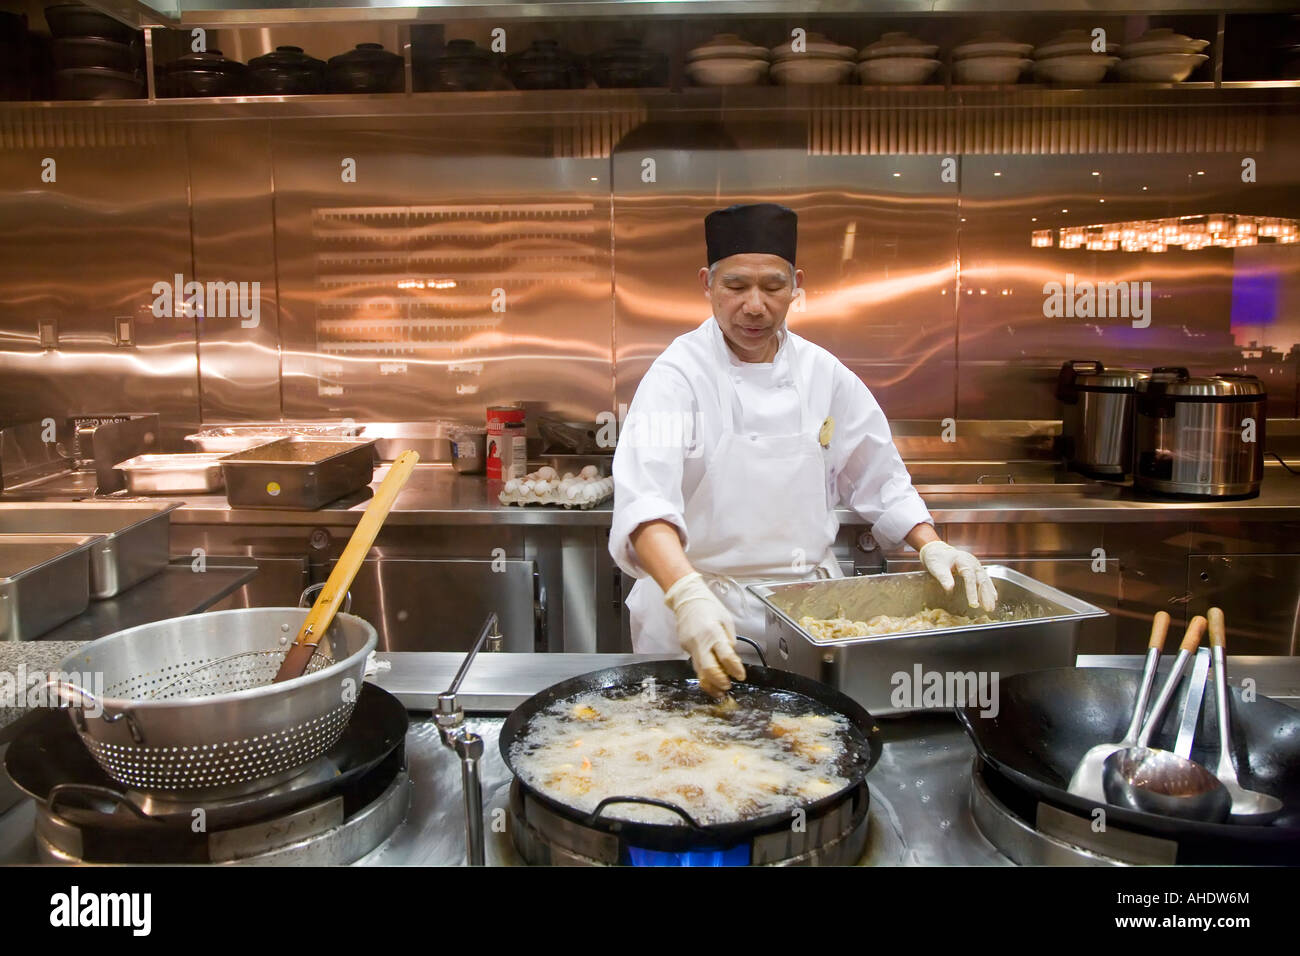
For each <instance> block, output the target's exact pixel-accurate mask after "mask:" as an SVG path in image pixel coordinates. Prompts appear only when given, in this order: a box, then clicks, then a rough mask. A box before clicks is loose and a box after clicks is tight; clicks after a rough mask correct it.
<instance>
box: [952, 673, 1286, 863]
mask: <svg viewBox="0 0 1300 956" xmlns="http://www.w3.org/2000/svg"><path fill="white" fill-rule="evenodd" d="M1140 679H1141V675H1140V674H1139V673H1138V672H1137V671H1132V670H1125V669H1122V668H1092V667H1079V668H1076V667H1062V668H1054V669H1051V670H1040V671H1030V672H1026V673H1022V674H1014V675H1012V676H1010V677H1007V678H1004V679H1003V680H1002V681H1001V682H1000V684H999V708H998V713H997V716H996V717H981V716H980V708H979V707H978V706H969V707H958V708H957V718H958V720H960V721H961V723H962V725H963V726H964V727H965V729H966V733H967V734H968V735H969V736H970V738H971V741H972V742H973V743H974V745H975V749H976V751H977V752H978V753H979V755H980V757H981V758H983V759H984V761H985V762H986V763H988V764H989V765H990V767H992V768H993V770H994V771H996V772H997V773H998V774H1000V775H1001V776H1003V777H1004V778H1006V779H1007V780H1008V781H1010V782H1011V783H1013V784H1015V785H1016V786H1017V787H1019V788H1021V789H1022V790H1025V791H1028V792H1029V793H1030V794H1032V795H1033V796H1034V797H1036V798H1037V799H1038V800H1041V801H1044V802H1046V803H1049V804H1052V805H1054V806H1056V807H1059V808H1061V809H1064V810H1069V811H1071V812H1074V813H1076V814H1079V815H1082V816H1090V815H1091V813H1092V811H1093V809H1094V808H1095V807H1096V806H1097V805H1098V804H1097V803H1096V802H1095V801H1092V800H1088V799H1086V798H1083V797H1078V796H1075V795H1074V794H1071V793H1069V792H1068V790H1067V787H1068V786H1069V782H1070V774H1071V773H1072V772H1073V771H1074V768H1075V766H1076V765H1077V764H1078V762H1079V760H1080V758H1082V757H1083V755H1084V753H1085V752H1086V751H1087V750H1088V748H1089V747H1091V746H1092V745H1093V744H1096V743H1098V742H1102V741H1107V740H1118V739H1120V738H1121V737H1122V736H1123V735H1124V730H1125V727H1126V725H1127V723H1128V719H1129V717H1130V715H1131V713H1132V707H1133V700H1134V695H1135V694H1136V693H1137V689H1138V683H1139V681H1140ZM1229 691H1230V697H1231V703H1230V705H1229V706H1230V707H1231V718H1232V731H1233V734H1232V736H1233V740H1232V746H1233V750H1234V753H1233V756H1234V758H1235V760H1236V764H1237V767H1238V768H1240V769H1241V781H1242V784H1243V785H1244V786H1247V787H1250V788H1251V789H1254V790H1260V791H1262V792H1264V793H1269V794H1272V795H1274V796H1276V797H1278V798H1280V799H1281V800H1282V802H1283V810H1282V812H1281V814H1280V815H1279V816H1278V817H1277V818H1276V819H1275V820H1273V821H1272V822H1271V823H1270V824H1267V825H1251V824H1234V823H1231V822H1227V823H1202V822H1197V821H1192V820H1179V819H1175V818H1172V817H1164V816H1159V815H1156V814H1151V813H1143V812H1141V811H1136V810H1128V809H1124V808H1121V807H1116V806H1110V805H1107V806H1106V819H1107V821H1108V822H1109V823H1111V824H1112V825H1114V826H1115V827H1118V828H1121V829H1124V830H1129V831H1133V832H1137V833H1145V834H1149V835H1152V836H1157V837H1162V838H1165V839H1171V840H1176V841H1178V843H1179V846H1180V851H1179V861H1180V862H1189V861H1190V860H1185V859H1184V857H1185V856H1187V855H1188V854H1190V856H1191V857H1193V858H1196V859H1199V860H1200V861H1202V862H1210V861H1212V860H1221V861H1226V859H1228V858H1229V857H1231V858H1235V859H1242V858H1247V857H1248V858H1250V859H1251V860H1253V861H1257V862H1283V861H1290V862H1292V863H1294V862H1295V861H1296V860H1297V859H1300V712H1298V711H1296V710H1293V709H1292V708H1290V707H1287V706H1286V705H1285V704H1280V703H1278V702H1277V701H1275V700H1271V699H1269V698H1267V697H1259V698H1257V699H1256V700H1254V701H1251V702H1246V701H1243V700H1242V697H1241V691H1240V689H1238V688H1229ZM1177 723H1178V707H1170V708H1169V709H1168V711H1167V712H1166V714H1165V717H1164V720H1163V721H1162V722H1161V726H1160V728H1159V729H1158V731H1157V732H1156V734H1155V735H1154V736H1153V738H1152V743H1153V745H1155V746H1158V747H1162V748H1166V749H1172V748H1173V745H1174V740H1175V738H1176V736H1177ZM1217 729H1218V716H1217V705H1216V702H1215V700H1214V697H1213V695H1210V696H1208V697H1207V698H1206V701H1205V705H1204V709H1203V710H1202V712H1201V721H1200V726H1199V728H1198V730H1197V737H1196V741H1197V742H1196V744H1195V745H1194V746H1193V748H1192V759H1193V760H1196V761H1197V762H1198V763H1200V764H1202V765H1208V766H1213V765H1214V763H1215V761H1216V760H1217V759H1218V736H1217Z"/></svg>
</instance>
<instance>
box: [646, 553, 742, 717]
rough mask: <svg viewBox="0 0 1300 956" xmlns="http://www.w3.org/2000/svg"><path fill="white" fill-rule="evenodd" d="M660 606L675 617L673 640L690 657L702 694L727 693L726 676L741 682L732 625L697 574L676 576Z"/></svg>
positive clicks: (727, 680) (715, 694)
mask: <svg viewBox="0 0 1300 956" xmlns="http://www.w3.org/2000/svg"><path fill="white" fill-rule="evenodd" d="M664 603H665V604H667V605H668V606H669V607H670V608H672V611H673V613H674V614H675V615H677V639H678V640H679V641H681V645H682V650H684V651H685V652H686V653H687V654H690V655H691V664H692V665H693V666H694V667H695V673H696V675H697V676H698V677H699V678H700V687H701V688H702V689H703V690H704V691H705V693H707V694H709V695H711V696H713V697H721V696H722V695H723V694H725V693H726V692H727V691H729V690H731V680H730V678H729V677H728V676H727V675H728V674H729V675H731V677H734V678H736V680H744V679H745V665H744V664H742V663H741V661H740V656H739V655H738V654H737V653H736V623H735V621H734V620H732V617H731V612H730V611H728V610H727V608H726V606H725V605H723V603H722V602H721V601H719V600H718V599H717V597H716V596H715V595H714V594H713V592H712V591H710V590H709V587H708V585H706V584H705V583H704V578H703V577H701V576H700V573H699V572H698V571H692V572H691V573H690V574H685V575H683V576H682V577H680V578H679V579H678V580H677V581H676V582H675V583H674V584H673V586H672V587H670V588H669V589H668V593H667V594H665V595H664Z"/></svg>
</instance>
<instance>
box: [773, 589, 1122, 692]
mask: <svg viewBox="0 0 1300 956" xmlns="http://www.w3.org/2000/svg"><path fill="white" fill-rule="evenodd" d="M986 568H987V570H988V572H989V576H990V577H991V578H992V579H993V585H994V587H996V588H997V592H998V603H997V606H996V607H995V608H994V609H993V611H992V613H990V614H988V615H985V614H984V612H983V611H982V610H980V609H978V608H974V609H972V608H970V607H969V606H968V605H967V603H966V592H965V589H964V588H963V587H962V585H961V582H960V581H958V583H957V587H956V588H954V590H953V593H952V594H946V593H945V592H944V590H943V588H941V587H940V586H939V583H938V582H937V581H935V580H934V578H933V577H932V576H931V575H930V574H929V573H928V572H925V571H911V572H906V573H903V574H873V575H866V576H862V577H853V578H835V579H831V580H828V581H827V580H823V581H799V582H795V583H791V584H754V585H750V588H749V589H750V591H751V592H753V594H754V595H755V596H756V597H757V598H758V599H759V600H761V601H762V602H763V604H764V606H765V607H766V610H767V638H768V657H769V661H770V662H771V663H773V664H775V665H776V666H780V667H787V668H789V669H790V670H792V671H794V672H796V673H800V674H805V675H807V676H809V677H814V678H816V679H818V680H822V681H824V682H826V683H828V684H830V685H831V686H833V687H835V688H836V689H837V690H840V691H841V692H843V693H845V694H847V695H848V696H850V697H852V698H853V699H854V700H856V701H858V703H860V704H862V706H864V707H866V708H867V709H868V710H869V711H871V713H873V714H890V713H902V712H906V711H910V710H938V709H951V708H952V707H954V706H956V705H957V704H959V703H960V704H965V703H967V702H970V700H971V699H972V698H979V699H981V700H983V699H987V700H988V702H989V703H988V705H987V706H988V709H992V708H994V707H995V700H994V698H995V697H996V689H997V682H998V680H999V679H1000V678H1001V677H1005V676H1009V675H1011V674H1015V673H1020V672H1021V671H1030V670H1040V669H1042V668H1046V667H1067V666H1069V665H1071V664H1073V663H1074V655H1075V647H1076V644H1077V642H1078V635H1079V627H1080V625H1081V624H1082V623H1083V622H1084V621H1086V620H1088V619H1090V618H1095V617H1104V616H1105V614H1106V612H1105V611H1104V610H1102V609H1101V608H1099V607H1097V606H1096V605H1093V604H1089V603H1088V602H1087V601H1081V600H1079V599H1078V598H1075V597H1071V596H1070V595H1068V594H1066V593H1065V592H1063V591H1059V590H1057V589H1056V588H1053V587H1049V586H1048V585H1046V584H1044V583H1042V582H1041V581H1036V580H1034V579H1033V578H1031V577H1029V576H1028V575H1026V574H1021V573H1020V572H1019V571H1015V570H1012V569H1011V568H1007V567H1003V566H1001V565H986ZM930 609H941V610H944V611H947V612H948V613H950V614H952V615H955V616H961V617H969V618H975V619H976V621H978V623H970V624H965V625H962V626H956V627H937V628H929V629H924V630H919V629H913V630H900V631H894V632H891V633H885V634H869V635H865V636H861V637H857V636H854V637H835V638H829V639H826V638H820V637H817V636H816V635H814V634H813V633H811V632H810V631H809V630H808V629H806V628H804V627H802V626H801V625H800V623H799V622H800V620H801V619H803V618H805V617H812V618H816V619H819V620H826V619H834V618H846V619H848V620H853V621H870V620H871V619H872V618H875V617H877V616H879V615H888V616H889V617H894V618H904V617H909V616H911V615H916V614H919V613H921V612H923V611H926V610H930ZM984 618H987V620H982V619H984ZM962 693H965V694H966V697H965V699H962V700H957V699H954V697H956V696H960V695H961V694H962Z"/></svg>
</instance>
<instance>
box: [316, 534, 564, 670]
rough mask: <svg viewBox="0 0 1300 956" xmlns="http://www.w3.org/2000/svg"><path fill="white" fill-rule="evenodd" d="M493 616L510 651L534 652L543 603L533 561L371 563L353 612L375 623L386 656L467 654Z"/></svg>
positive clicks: (360, 579)
mask: <svg viewBox="0 0 1300 956" xmlns="http://www.w3.org/2000/svg"><path fill="white" fill-rule="evenodd" d="M330 567H331V569H332V568H333V562H331V563H330ZM491 611H496V613H497V615H498V616H499V618H500V621H501V633H502V636H503V637H504V639H505V641H504V649H505V650H507V651H523V652H531V651H533V650H535V649H536V648H537V645H538V643H539V641H541V640H543V639H544V637H545V634H544V632H543V621H544V619H545V616H546V606H545V590H544V588H542V582H541V577H540V575H538V574H537V566H536V565H535V564H534V563H533V562H532V561H520V560H515V559H506V558H503V559H500V560H498V561H477V560H427V559H420V558H387V557H385V558H371V559H369V560H367V561H366V562H365V563H364V564H363V565H362V568H361V570H360V572H358V574H357V578H356V581H354V582H353V584H352V612H353V613H354V614H359V615H360V616H361V617H363V618H365V619H366V620H367V621H369V622H370V623H371V624H373V625H374V626H375V630H377V631H378V632H379V649H380V650H381V651H465V650H468V649H469V645H470V644H471V643H472V642H473V640H474V638H475V636H476V635H477V634H478V630H479V627H480V626H481V625H482V623H483V620H484V618H486V617H487V615H488V613H489V612H491Z"/></svg>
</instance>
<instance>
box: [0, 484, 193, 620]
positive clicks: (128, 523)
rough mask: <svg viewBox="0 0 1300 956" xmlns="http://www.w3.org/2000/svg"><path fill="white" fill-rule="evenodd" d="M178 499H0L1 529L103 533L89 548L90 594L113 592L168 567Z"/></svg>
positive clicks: (11, 531)
mask: <svg viewBox="0 0 1300 956" xmlns="http://www.w3.org/2000/svg"><path fill="white" fill-rule="evenodd" d="M179 507H180V503H179V502H170V503H167V504H163V503H158V504H153V503H142V502H134V501H133V502H121V503H118V502H112V503H110V502H89V501H87V502H75V503H58V504H56V503H50V502H26V503H23V504H16V503H0V534H94V535H100V536H101V537H100V539H99V540H98V541H96V542H95V543H94V544H93V545H92V546H91V549H90V596H91V597H92V598H94V599H96V600H102V599H104V598H111V597H115V596H116V595H118V594H120V593H121V592H122V591H125V590H126V589H127V588H129V587H132V586H133V585H136V584H139V583H140V582H141V581H143V580H145V579H146V578H149V577H152V576H153V575H155V574H157V573H158V572H160V571H162V569H163V568H165V567H167V559H168V556H169V554H170V551H169V539H170V535H171V512H172V511H174V510H175V509H177V508H179Z"/></svg>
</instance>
